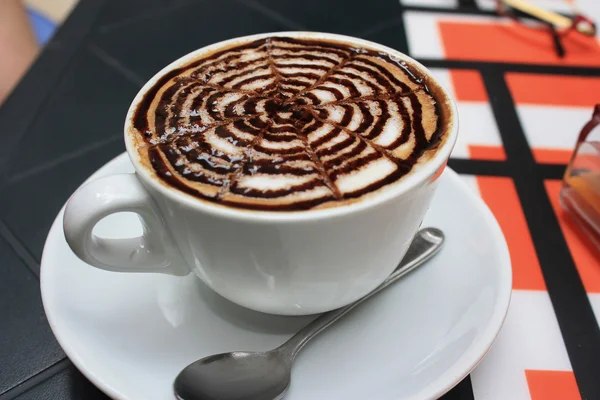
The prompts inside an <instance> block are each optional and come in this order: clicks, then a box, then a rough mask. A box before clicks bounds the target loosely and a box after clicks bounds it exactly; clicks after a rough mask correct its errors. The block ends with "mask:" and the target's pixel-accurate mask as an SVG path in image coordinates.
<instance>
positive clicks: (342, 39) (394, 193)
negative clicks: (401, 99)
mask: <svg viewBox="0 0 600 400" xmlns="http://www.w3.org/2000/svg"><path fill="white" fill-rule="evenodd" d="M277 36H279V37H292V38H298V39H317V40H328V41H332V42H338V43H342V44H345V45H349V46H352V47H363V48H368V49H370V50H375V51H381V52H384V53H387V54H389V55H391V56H392V57H394V58H397V59H399V60H400V61H405V62H407V63H408V64H410V65H414V66H415V67H416V68H417V69H419V71H420V72H423V73H424V74H425V76H426V78H427V80H428V81H433V82H434V83H435V84H436V86H437V88H436V89H438V92H440V93H438V94H437V97H443V100H445V105H444V106H445V108H446V110H447V111H448V113H449V115H448V118H447V121H446V123H447V125H449V126H448V127H447V128H446V132H445V135H446V137H445V138H444V140H443V142H442V144H441V145H440V147H439V148H438V149H436V150H435V153H434V154H433V155H432V156H431V158H429V159H427V160H424V161H422V162H419V163H417V164H416V165H415V166H414V167H413V168H412V170H411V172H410V173H408V174H407V175H405V176H403V177H401V178H400V179H399V180H398V181H397V182H395V183H392V184H390V185H388V186H387V187H386V188H385V189H383V190H381V189H380V191H376V192H374V193H372V194H367V195H366V196H364V197H362V198H359V199H357V201H355V202H352V203H349V204H342V205H339V206H331V207H325V208H317V209H310V210H298V211H273V210H252V209H244V208H236V207H231V206H226V205H221V204H218V203H212V202H209V201H206V200H202V199H199V198H197V197H194V196H192V195H190V194H187V193H184V192H182V191H180V190H178V189H176V188H172V187H170V186H168V185H167V184H166V183H163V182H161V181H160V179H159V178H158V177H156V176H155V175H154V173H153V172H152V171H151V170H150V168H148V167H146V166H144V165H143V163H142V161H141V157H140V154H139V152H138V149H137V147H136V144H135V140H134V138H133V135H132V134H130V133H129V132H131V131H132V130H133V128H132V123H131V120H132V115H133V113H134V112H135V109H136V108H137V105H138V104H139V102H140V101H141V100H142V98H143V96H144V94H145V93H146V92H147V91H148V90H149V89H150V88H151V87H152V86H154V84H155V83H156V82H157V81H158V80H159V79H160V78H161V77H162V76H163V75H164V74H166V73H168V72H169V71H171V70H173V69H175V68H178V67H180V66H183V65H185V64H188V63H189V62H191V61H193V60H195V59H196V58H198V57H200V56H202V55H204V54H210V53H213V52H215V51H218V50H220V49H226V48H229V47H233V46H236V45H240V44H244V43H249V42H252V41H255V40H259V39H264V38H267V37H277ZM440 94H441V96H440ZM437 97H436V101H438V102H440V101H441V100H442V99H440V98H437ZM124 136H125V147H126V149H127V154H128V155H129V158H130V160H131V162H132V164H133V166H134V168H135V171H136V173H137V176H138V177H139V178H141V179H142V181H143V182H144V183H146V184H148V185H149V186H150V187H152V188H153V189H154V190H156V191H158V192H159V193H160V194H162V195H163V196H165V197H167V198H169V199H170V200H172V201H176V202H178V203H181V204H182V205H184V206H187V207H189V208H192V209H196V210H198V211H201V212H205V213H208V214H211V215H213V216H217V217H222V218H227V219H235V220H244V221H249V222H260V223H270V222H302V221H315V220H321V219H330V218H338V217H343V216H347V215H349V214H355V213H360V212H363V211H366V210H369V209H372V208H375V207H377V206H380V205H382V204H384V203H387V202H390V201H393V200H394V199H396V198H398V197H399V196H402V195H403V194H406V193H408V192H410V191H411V190H413V189H415V188H417V187H419V186H421V185H423V184H425V183H427V182H428V181H430V180H432V179H435V178H436V177H437V174H438V173H439V172H440V169H442V168H444V167H445V165H446V162H447V160H448V158H449V157H450V153H451V152H452V149H453V148H454V144H455V142H456V138H457V136H458V111H457V109H456V102H455V100H454V99H453V97H452V95H451V94H450V93H449V91H448V90H447V89H446V88H444V87H443V86H442V85H441V84H440V83H439V82H438V80H437V79H435V78H434V77H433V75H432V73H431V71H429V70H428V69H427V68H426V67H425V66H423V65H422V64H421V63H419V62H418V61H416V60H414V59H413V58H411V57H409V56H407V55H406V54H404V53H401V52H399V51H397V50H394V49H392V48H390V47H387V46H384V45H381V44H378V43H375V42H371V41H368V40H364V39H358V38H354V37H351V36H346V35H339V34H333V33H324V32H304V31H284V32H270V33H261V34H256V35H248V36H242V37H238V38H233V39H228V40H224V41H221V42H217V43H214V44H212V45H209V46H205V47H202V48H200V49H198V50H195V51H193V52H191V53H188V54H186V55H184V56H183V57H180V58H179V59H177V60H175V61H173V62H172V63H170V64H169V65H167V66H166V67H164V68H163V69H161V70H160V71H159V72H157V73H156V74H155V75H154V76H153V77H152V78H150V80H148V82H146V83H145V84H144V86H143V87H142V88H141V89H140V90H139V92H138V93H137V95H136V96H135V98H134V100H133V101H132V103H131V105H130V106H129V110H128V111H127V117H126V119H125V127H124Z"/></svg>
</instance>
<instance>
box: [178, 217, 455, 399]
mask: <svg viewBox="0 0 600 400" xmlns="http://www.w3.org/2000/svg"><path fill="white" fill-rule="evenodd" d="M443 242H444V234H443V233H442V231H441V230H439V229H436V228H425V229H422V230H420V231H419V232H418V233H417V235H416V236H415V239H414V240H413V242H412V243H411V245H410V247H409V249H408V252H407V253H406V255H405V256H404V258H403V259H402V262H401V263H400V265H399V266H398V268H396V270H395V271H394V272H393V273H392V274H391V275H390V276H389V277H388V278H387V279H386V280H385V281H384V282H383V283H382V284H381V285H380V286H379V287H377V289H375V290H373V291H372V292H371V293H369V294H367V295H366V296H365V297H363V298H361V299H359V300H357V301H355V302H354V303H352V304H350V305H347V306H345V307H342V308H339V309H337V310H333V311H329V312H327V313H324V314H322V315H321V316H320V317H318V318H317V319H315V320H314V321H313V322H311V323H310V324H308V325H307V326H305V327H304V328H302V329H301V330H300V331H299V332H298V333H296V334H295V335H294V336H293V337H292V338H291V339H290V340H288V341H287V342H285V343H284V344H282V345H281V346H279V347H278V348H276V349H274V350H270V351H267V352H243V351H236V352H232V353H223V354H216V355H212V356H208V357H205V358H202V359H200V360H198V361H195V362H193V363H191V364H190V365H188V366H187V367H185V368H184V369H183V371H181V372H180V373H179V375H178V376H177V378H176V379H175V383H174V390H175V395H176V397H177V399H179V400H278V399H281V398H283V396H284V395H285V393H286V392H287V390H288V387H289V386H290V380H291V372H292V364H293V362H294V359H295V358H296V355H297V354H298V353H299V352H300V350H301V349H302V347H304V345H305V344H306V343H308V341H309V340H310V339H312V338H313V337H315V336H316V335H317V334H319V333H320V332H322V331H323V330H324V329H325V328H327V327H329V326H330V325H331V324H333V323H334V322H336V321H337V320H338V319H340V318H341V317H342V316H343V315H345V314H346V313H348V312H349V311H350V310H352V309H353V308H354V307H356V306H357V305H359V304H360V303H362V302H363V301H365V300H367V299H368V298H370V297H371V296H373V295H374V294H376V293H378V292H380V291H381V290H383V289H385V288H386V287H388V286H389V285H391V284H392V283H394V282H396V281H397V280H398V279H400V278H401V277H403V276H404V275H406V274H407V273H409V272H410V271H412V270H413V269H415V268H416V267H418V266H420V265H421V264H423V263H424V262H425V261H427V260H429V259H430V258H431V257H432V256H433V255H435V254H436V253H437V252H438V251H439V250H440V248H441V247H442V243H443Z"/></svg>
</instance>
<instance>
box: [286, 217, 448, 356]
mask: <svg viewBox="0 0 600 400" xmlns="http://www.w3.org/2000/svg"><path fill="white" fill-rule="evenodd" d="M443 242H444V234H443V232H442V231H441V230H439V229H437V228H424V229H421V230H420V231H419V232H417V234H416V235H415V238H414V239H413V241H412V243H411V244H410V247H409V248H408V251H407V252H406V255H405V256H404V258H403V259H402V261H401V262H400V265H399V266H398V267H397V268H396V269H395V270H394V272H392V274H391V275H390V276H388V277H387V279H386V280H385V281H383V283H382V284H381V285H379V286H378V287H377V288H376V289H375V290H373V291H372V292H370V293H369V294H367V295H366V296H364V297H362V298H360V299H358V300H356V301H355V302H354V303H351V304H349V305H347V306H345V307H342V308H338V309H336V310H332V311H329V312H326V313H324V314H322V315H321V316H319V317H317V318H316V319H315V320H314V321H312V322H311V323H310V324H308V325H306V326H305V327H304V328H302V329H301V330H300V331H299V332H298V333H296V334H295V335H294V336H293V337H292V338H291V339H290V340H288V341H287V342H285V343H284V344H283V345H281V346H280V347H279V349H278V350H279V351H281V352H283V353H287V354H288V356H289V357H290V359H291V360H293V359H294V358H296V355H297V354H298V353H299V352H300V350H301V349H302V347H304V345H305V344H306V343H308V341H309V340H311V339H312V338H313V337H315V336H317V335H318V334H319V333H321V332H322V331H323V330H325V329H326V328H327V327H329V326H330V325H331V324H333V323H334V322H336V321H337V320H338V319H340V318H341V317H343V316H344V315H346V313H348V312H349V311H350V310H352V309H354V308H355V307H356V306H358V305H359V304H361V303H362V302H363V301H365V300H367V299H369V298H371V297H372V296H374V295H375V294H377V293H379V292H380V291H382V290H383V289H385V288H386V287H388V286H389V285H391V284H392V283H394V282H396V281H397V280H398V279H400V278H402V277H403V276H404V275H406V274H408V273H409V272H410V271H412V270H413V269H415V268H416V267H418V266H420V265H421V264H423V263H424V262H425V261H427V260H429V259H430V258H431V257H433V256H434V255H435V254H436V253H437V252H438V251H439V250H440V249H441V247H442V244H443Z"/></svg>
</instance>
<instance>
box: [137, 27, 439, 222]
mask: <svg viewBox="0 0 600 400" xmlns="http://www.w3.org/2000/svg"><path fill="white" fill-rule="evenodd" d="M436 107H437V106H436V102H435V101H434V99H433V97H432V96H431V94H430V93H429V91H428V88H427V86H426V85H425V84H424V83H423V82H422V80H421V79H420V78H419V77H417V76H415V75H414V74H413V72H412V71H411V70H410V69H409V68H408V66H407V65H405V64H404V63H402V62H400V61H398V60H396V59H394V58H392V57H390V56H388V55H386V54H383V53H378V52H374V51H370V50H364V49H354V48H349V47H345V46H340V45H336V44H333V43H329V42H321V41H308V40H299V39H290V38H267V39H262V40H258V41H255V42H253V43H249V44H245V45H240V46H238V47H234V48H230V49H227V50H224V51H222V52H219V53H216V54H212V55H210V56H208V57H206V58H202V59H199V60H196V61H194V62H192V63H191V64H188V65H186V66H184V67H181V68H179V69H176V70H173V71H170V72H169V73H167V74H166V75H165V76H163V77H162V78H160V79H159V81H158V82H157V83H156V84H155V85H154V87H152V88H151V89H150V90H148V92H147V93H146V94H145V96H144V98H143V99H142V100H141V102H140V104H139V105H138V107H137V109H136V112H135V114H134V118H133V126H134V128H135V129H136V130H137V132H138V133H139V134H141V135H142V136H143V138H144V140H143V143H144V145H142V148H141V151H142V152H147V157H148V160H149V162H150V164H151V165H152V168H153V169H154V171H155V172H156V174H157V175H158V177H160V178H161V179H162V180H164V181H165V182H167V183H168V184H170V185H172V186H175V187H177V188H179V189H180V190H182V191H185V192H187V193H189V194H192V195H194V196H196V197H200V198H202V199H206V200H209V201H213V202H216V203H220V204H225V205H228V206H233V207H241V208H249V209H261V210H272V211H286V210H287V211H293V210H305V209H310V208H314V207H317V206H323V205H328V204H340V203H344V202H347V201H349V200H351V199H355V198H358V197H360V196H363V195H365V194H367V193H369V192H373V191H375V190H378V189H380V188H382V187H383V186H386V185H388V184H390V183H392V182H395V181H397V180H398V179H400V178H401V177H402V176H403V175H405V174H407V173H408V172H409V171H410V170H411V169H412V167H413V166H414V165H415V164H416V162H417V161H418V159H419V157H421V155H422V154H423V153H424V152H425V151H426V150H428V149H431V148H434V147H436V145H437V144H438V143H439V141H440V133H439V132H438V110H437V108H436Z"/></svg>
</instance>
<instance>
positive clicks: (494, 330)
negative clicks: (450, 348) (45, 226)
mask: <svg viewBox="0 0 600 400" xmlns="http://www.w3.org/2000/svg"><path fill="white" fill-rule="evenodd" d="M123 159H124V160H126V161H127V162H129V163H131V160H130V159H129V156H128V155H127V153H125V152H124V153H121V154H119V155H117V156H116V157H114V158H112V159H111V160H109V161H108V162H106V163H105V164H103V165H102V166H101V167H100V168H98V169H97V170H96V171H95V172H94V173H93V174H91V175H90V176H89V177H88V178H87V179H86V180H85V181H84V182H82V184H81V185H80V186H82V185H84V184H85V183H87V182H89V181H90V180H93V179H96V178H97V177H99V176H100V175H101V174H102V171H104V170H106V169H110V168H112V167H113V164H118V163H120V162H123V161H124V160H123ZM442 175H443V176H442V177H441V178H443V177H444V176H445V179H449V180H450V181H451V182H452V184H453V185H458V187H459V188H460V189H459V190H462V191H463V192H465V194H466V195H467V196H469V197H471V198H473V199H474V200H476V201H475V204H476V207H477V209H478V212H479V213H480V214H481V216H482V218H483V219H484V222H485V225H486V226H487V227H488V228H489V232H490V234H491V235H492V236H493V237H494V239H493V242H494V243H496V244H497V246H498V250H500V252H499V253H500V255H501V257H500V259H499V260H497V262H496V263H494V264H496V265H498V266H499V267H498V271H499V276H500V279H499V280H498V282H497V287H498V294H497V296H496V298H495V306H494V311H493V315H492V316H491V317H490V319H489V322H488V323H487V325H486V326H485V328H484V332H483V333H482V334H481V337H480V338H479V340H478V341H476V342H474V343H473V344H471V345H470V346H469V348H468V349H467V350H466V351H465V352H464V353H463V354H462V355H461V357H460V358H459V359H458V360H457V362H456V363H455V366H454V367H452V369H453V370H456V372H455V373H457V374H456V375H453V374H447V372H446V373H443V374H441V375H440V376H439V377H438V378H436V380H439V379H440V378H444V375H446V374H447V375H448V376H446V377H445V378H444V379H443V381H442V382H438V383H437V384H436V382H435V381H434V382H432V383H431V384H430V385H429V386H433V385H436V386H435V388H433V389H432V390H430V391H429V392H428V393H424V395H426V397H417V396H420V395H421V393H422V392H423V391H424V390H425V389H427V386H425V387H424V388H423V390H421V391H420V392H419V393H417V394H416V395H415V396H412V397H410V398H409V399H415V400H416V399H424V398H425V399H437V398H439V397H441V396H442V395H444V394H445V393H447V392H448V391H450V390H451V389H452V388H454V387H455V386H456V385H458V384H459V383H460V382H461V381H462V380H463V379H465V378H466V377H467V376H468V375H469V374H470V373H471V372H472V371H473V369H475V367H477V365H478V364H479V363H480V362H481V360H482V359H483V358H485V356H486V355H487V353H488V352H489V350H490V348H491V346H492V345H493V343H494V342H495V340H496V338H497V337H498V334H499V333H500V330H501V328H502V326H503V324H504V321H505V319H506V315H507V313H508V309H509V305H510V299H511V295H512V264H511V260H510V253H509V250H508V245H507V242H506V238H505V237H504V234H503V233H502V230H501V228H500V225H499V224H498V221H497V220H496V218H495V217H494V215H493V214H492V212H491V210H490V209H489V208H488V206H487V205H486V204H485V203H484V201H483V199H481V197H479V196H477V195H476V194H475V193H474V192H473V190H472V189H471V188H469V187H468V185H467V184H466V183H465V182H464V181H463V180H462V179H461V178H460V176H459V175H458V174H457V173H456V172H455V171H454V170H452V169H451V168H450V167H446V168H445V170H444V172H443V174H442ZM76 190H77V189H76ZM65 205H66V202H65ZM65 205H63V207H61V209H60V211H59V212H58V214H57V216H56V218H55V219H54V222H53V223H52V226H51V228H50V230H49V232H48V235H47V237H46V241H45V243H44V248H43V251H42V257H41V261H40V290H41V295H42V305H43V307H44V311H45V314H46V318H47V320H48V323H49V325H50V329H51V330H52V332H53V334H54V336H55V338H56V340H57V342H58V343H59V345H60V346H61V348H62V349H63V351H64V352H65V354H66V356H67V357H68V358H69V360H70V361H71V362H72V363H73V364H74V365H75V367H76V368H77V369H78V370H79V371H80V372H81V373H82V374H83V375H84V376H85V377H86V378H87V379H88V380H89V381H90V382H92V383H93V384H94V386H96V387H97V388H98V389H99V390H101V391H102V392H103V393H105V394H106V395H107V396H109V397H110V398H112V399H115V400H134V399H132V398H128V397H127V396H125V395H123V394H122V393H120V392H119V391H118V390H117V389H115V388H113V387H112V386H111V385H110V384H108V383H107V382H105V381H104V380H103V379H102V377H100V376H98V375H97V374H96V373H94V372H93V371H92V370H91V369H90V368H88V367H87V365H86V362H85V361H84V360H83V359H82V357H80V356H79V354H78V352H77V350H76V349H75V348H73V346H71V345H70V344H69V343H68V339H67V338H66V337H64V336H63V335H62V334H61V332H62V331H61V328H60V327H59V325H58V324H57V321H56V319H58V317H57V316H55V314H54V313H53V309H54V307H53V306H52V296H53V293H55V292H53V291H52V288H51V286H50V285H49V284H48V283H47V280H48V274H49V272H50V271H51V268H50V267H46V265H51V264H52V263H51V262H50V261H48V258H49V257H50V256H49V255H48V254H49V248H50V247H51V246H52V243H51V242H52V241H53V240H57V239H55V238H56V237H57V236H58V237H59V238H60V237H62V240H63V241H64V240H65V239H64V233H63V232H62V218H63V214H64V209H65ZM58 240H60V239H58ZM64 244H65V245H66V242H65V243H64ZM55 317H56V319H55ZM404 400H406V399H404Z"/></svg>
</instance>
